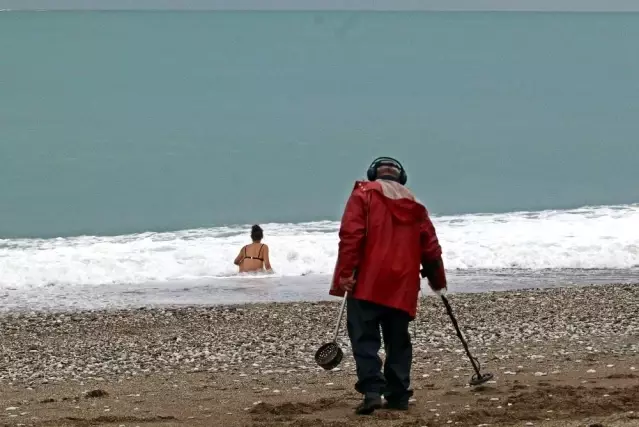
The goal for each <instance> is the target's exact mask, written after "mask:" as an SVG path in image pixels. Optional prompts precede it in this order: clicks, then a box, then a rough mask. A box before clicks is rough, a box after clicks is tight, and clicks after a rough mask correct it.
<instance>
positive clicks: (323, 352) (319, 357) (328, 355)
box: [315, 293, 348, 371]
mask: <svg viewBox="0 0 639 427" xmlns="http://www.w3.org/2000/svg"><path fill="white" fill-rule="evenodd" d="M347 295H348V293H346V294H344V299H342V306H341V307H340V309H339V316H338V317H337V325H335V333H334V335H333V341H331V342H327V343H326V344H324V345H322V346H321V347H320V348H318V349H317V351H316V352H315V362H316V363H317V364H318V365H319V366H321V367H322V368H324V369H326V370H327V371H330V370H331V369H333V368H335V367H337V365H339V364H340V362H341V361H342V358H343V357H344V352H342V349H341V348H339V345H337V335H338V334H339V326H340V323H342V315H343V314H344V307H345V306H346V297H347Z"/></svg>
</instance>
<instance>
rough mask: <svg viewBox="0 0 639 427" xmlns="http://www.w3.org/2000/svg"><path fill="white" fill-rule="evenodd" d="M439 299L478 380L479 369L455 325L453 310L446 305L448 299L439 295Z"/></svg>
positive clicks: (457, 326)
mask: <svg viewBox="0 0 639 427" xmlns="http://www.w3.org/2000/svg"><path fill="white" fill-rule="evenodd" d="M440 297H441V298H442V301H443V302H444V305H445V306H446V311H447V312H448V316H449V317H450V320H451V322H453V326H454V327H455V331H456V332H457V336H458V337H459V339H460V340H461V342H462V345H463V346H464V350H466V355H467V356H468V358H469V359H470V363H471V364H472V365H473V369H474V370H475V373H476V374H477V377H478V378H480V377H481V373H480V372H479V367H478V366H477V364H476V363H475V358H474V357H473V356H472V355H471V354H470V350H468V344H466V340H465V339H464V337H463V335H462V333H461V331H460V330H459V325H457V319H455V315H454V314H453V309H452V308H451V307H450V304H449V303H448V299H446V297H445V296H444V295H440Z"/></svg>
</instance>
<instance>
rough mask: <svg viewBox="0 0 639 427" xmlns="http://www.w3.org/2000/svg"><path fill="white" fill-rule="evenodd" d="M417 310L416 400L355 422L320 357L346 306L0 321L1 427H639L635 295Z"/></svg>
mask: <svg viewBox="0 0 639 427" xmlns="http://www.w3.org/2000/svg"><path fill="white" fill-rule="evenodd" d="M449 300H450V302H451V305H452V306H453V310H454V311H455V313H456V315H457V317H458V320H459V323H460V326H461V328H462V330H463V331H464V334H465V336H466V337H467V339H468V341H469V345H470V348H471V351H472V352H473V353H474V355H475V357H476V358H478V359H479V360H480V361H481V363H482V369H483V370H485V371H490V372H493V373H494V374H495V378H494V381H493V382H491V383H488V384H486V385H485V386H482V387H479V388H471V387H469V386H468V385H467V383H468V380H469V377H470V374H471V373H472V370H471V367H470V364H469V362H468V360H467V359H466V357H465V354H464V353H463V348H462V346H461V344H460V342H459V340H458V338H457V337H456V336H455V333H454V330H453V328H452V325H451V323H450V321H449V319H448V317H447V316H446V312H445V309H444V307H443V305H442V304H441V301H439V300H438V299H437V298H435V297H434V296H428V297H426V298H424V299H422V301H421V308H420V315H419V318H418V320H417V322H415V328H414V332H416V337H415V339H414V355H415V357H414V363H413V375H412V378H413V384H412V386H413V388H414V389H415V395H414V401H413V402H412V403H411V407H410V409H409V411H407V412H393V411H387V410H380V411H376V412H375V414H374V415H372V416H356V415H354V414H353V408H354V406H355V405H356V404H357V403H358V402H359V399H360V396H359V395H358V394H357V393H356V392H355V391H354V390H353V384H354V382H355V376H354V364H353V359H352V356H351V353H350V350H349V347H348V342H347V340H346V337H345V332H344V329H342V337H341V339H340V345H341V347H342V348H343V349H344V351H345V358H344V360H343V362H342V364H341V365H340V367H339V368H338V369H336V370H334V371H330V372H327V371H323V370H321V369H320V368H318V367H317V366H316V365H315V363H314V361H313V353H314V351H315V349H316V348H317V347H318V346H319V345H320V344H321V343H323V342H325V341H327V340H330V336H331V333H332V329H333V326H334V321H335V317H336V313H337V309H338V304H339V301H337V300H336V301H331V302H321V303H281V304H274V303H266V304H254V305H244V306H232V307H230V306H226V307H220V306H218V307H191V308H175V309H153V310H150V309H138V310H122V311H107V312H74V313H57V314H51V313H49V314H47V313H40V312H38V313H13V314H10V315H2V316H1V317H0V332H1V334H2V335H1V336H0V344H1V349H2V353H1V354H0V425H7V426H20V425H23V426H94V425H96V426H97V425H100V426H127V427H128V426H229V427H234V426H254V427H270V426H298V427H303V426H324V427H328V426H394V427H399V426H403V427H411V426H414V427H419V426H449V425H451V426H455V425H456V426H479V425H485V426H527V425H530V426H546V427H551V426H552V427H555V426H556V427H560V426H561V427H572V426H597V425H601V426H639V314H638V313H639V286H637V285H605V286H591V287H584V288H559V289H551V290H530V291H517V292H496V293H486V294H452V295H450V297H449Z"/></svg>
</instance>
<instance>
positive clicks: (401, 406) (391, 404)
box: [382, 400, 408, 411]
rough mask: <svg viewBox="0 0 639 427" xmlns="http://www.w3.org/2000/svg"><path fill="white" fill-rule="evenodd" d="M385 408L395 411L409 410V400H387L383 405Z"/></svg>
mask: <svg viewBox="0 0 639 427" xmlns="http://www.w3.org/2000/svg"><path fill="white" fill-rule="evenodd" d="M382 407H383V408H384V409H391V410H394V411H408V401H407V400H406V401H404V400H387V401H386V402H384V405H383V406H382Z"/></svg>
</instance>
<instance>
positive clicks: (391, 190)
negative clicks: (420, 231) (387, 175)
mask: <svg viewBox="0 0 639 427" xmlns="http://www.w3.org/2000/svg"><path fill="white" fill-rule="evenodd" d="M376 182H378V183H379V186H375V187H373V188H372V189H373V190H375V191H377V192H379V193H380V194H381V195H382V196H384V197H383V200H384V202H385V204H386V207H387V208H388V210H389V211H390V212H391V214H392V216H393V220H395V221H397V222H399V223H402V224H414V223H418V222H421V221H422V220H423V219H424V216H425V215H426V208H425V207H424V205H423V204H421V203H420V202H419V201H418V200H417V199H416V198H415V195H414V194H413V192H412V191H410V190H409V189H408V188H406V187H404V186H403V185H401V184H400V183H398V182H395V181H390V180H385V179H380V180H377V181H376Z"/></svg>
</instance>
